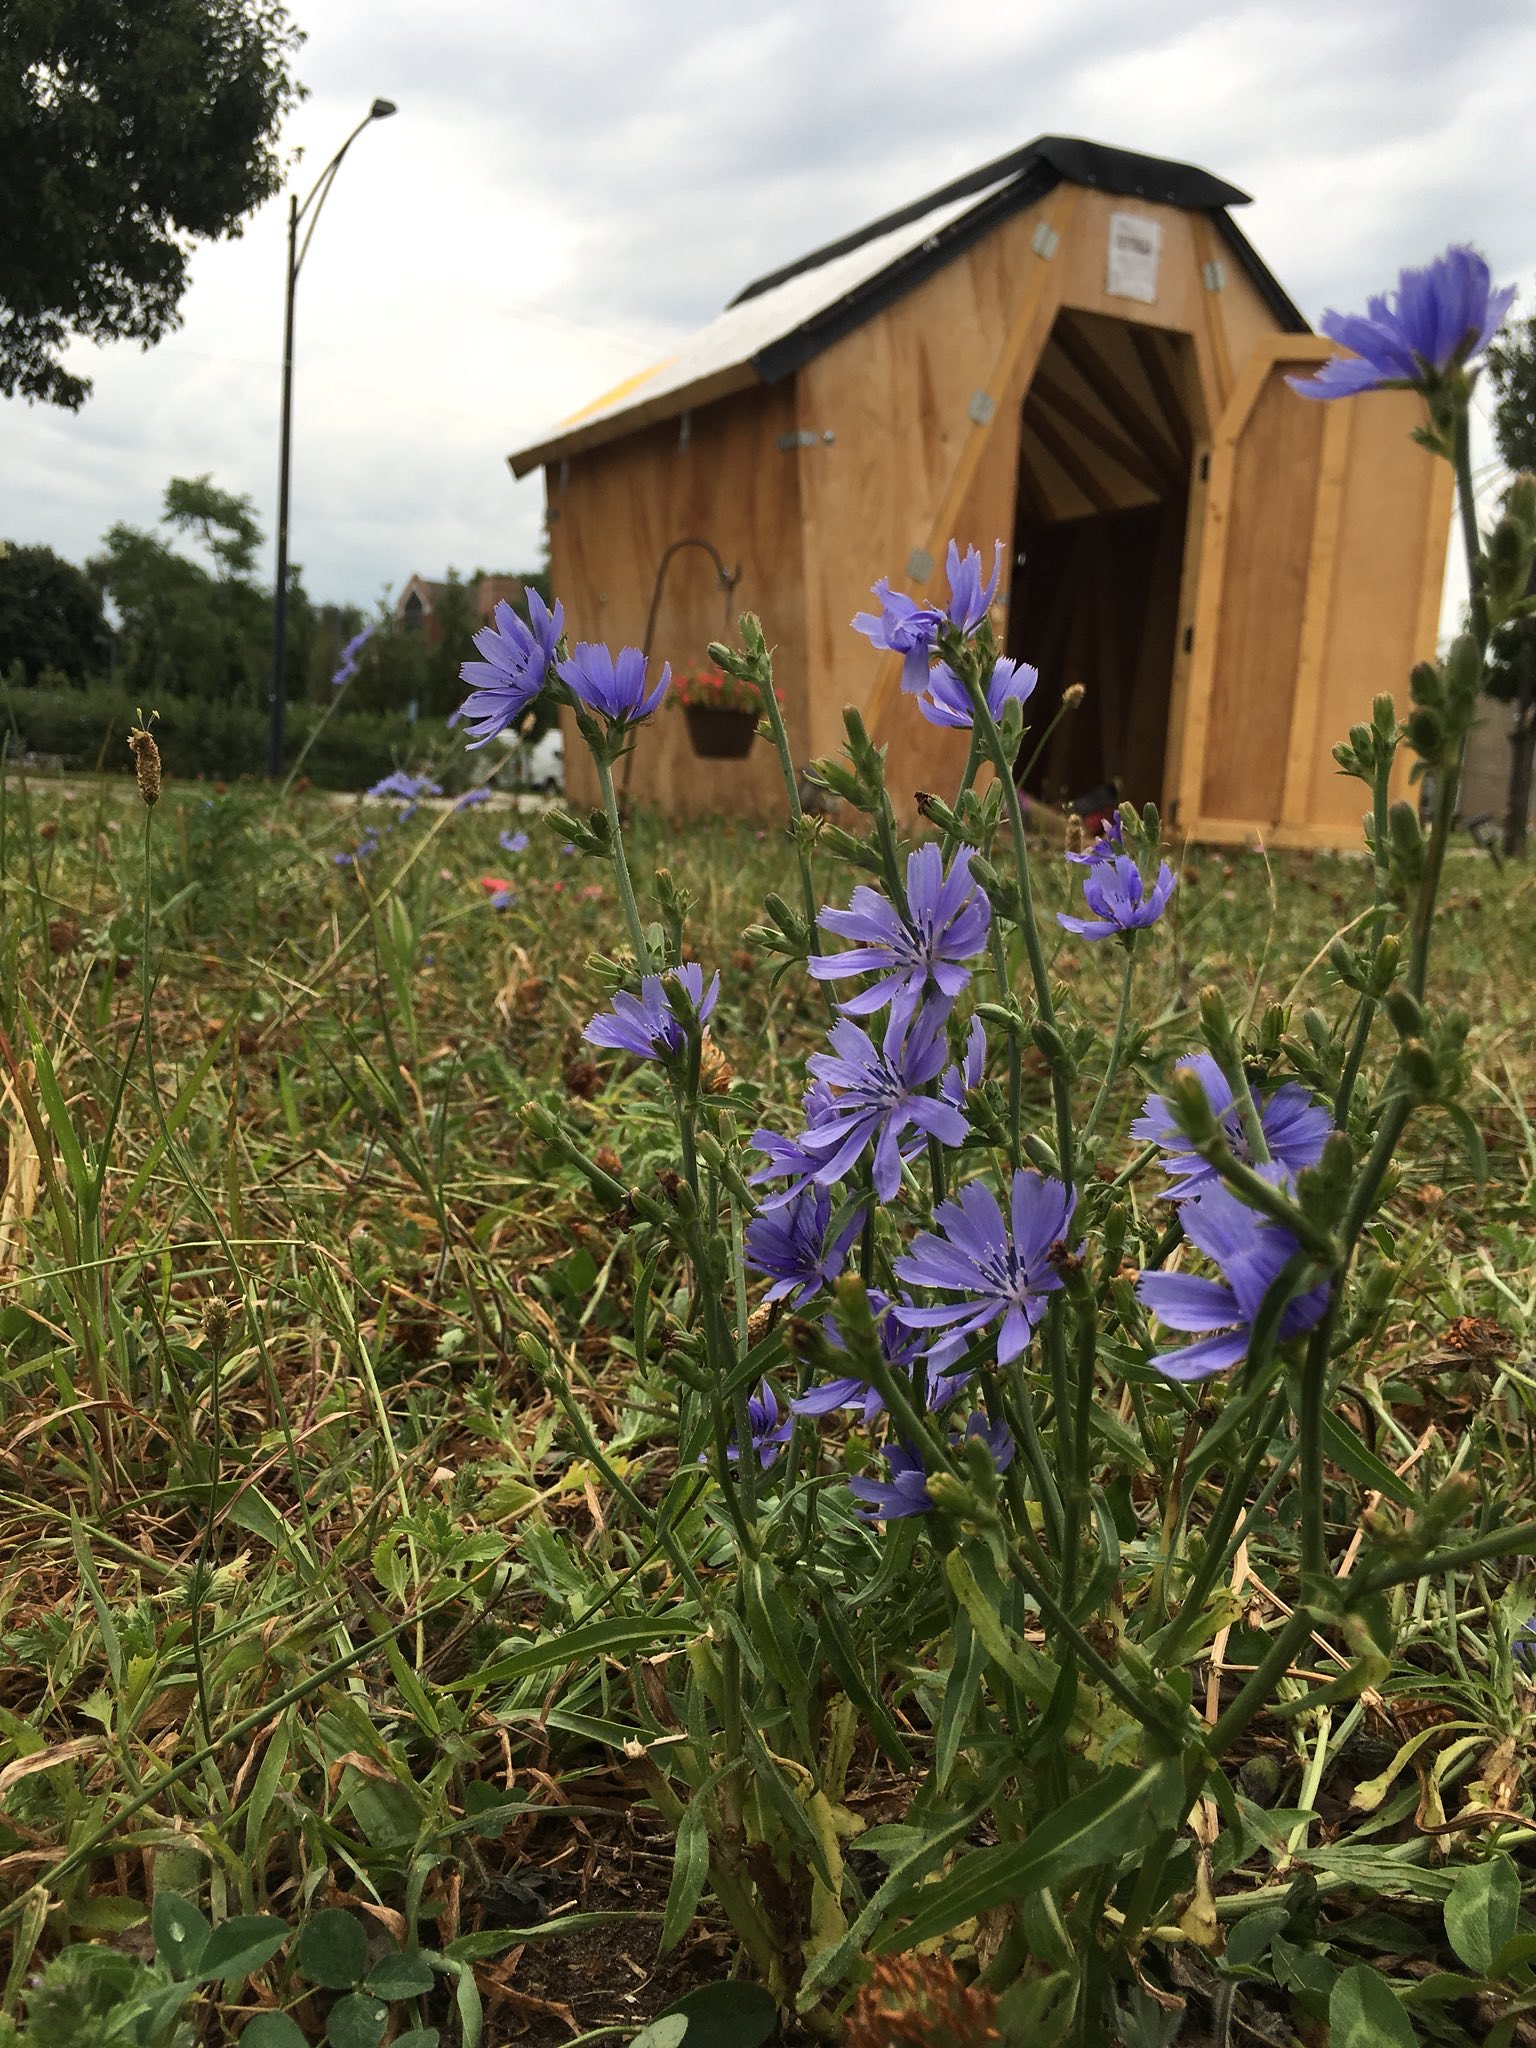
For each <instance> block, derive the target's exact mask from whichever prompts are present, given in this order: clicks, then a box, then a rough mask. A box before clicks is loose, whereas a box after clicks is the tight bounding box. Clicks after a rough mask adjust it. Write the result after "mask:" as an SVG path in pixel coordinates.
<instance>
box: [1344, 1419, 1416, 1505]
mask: <svg viewBox="0 0 1536 2048" xmlns="http://www.w3.org/2000/svg"><path fill="white" fill-rule="evenodd" d="M1323 1449H1324V1451H1325V1452H1326V1453H1327V1455H1328V1456H1329V1457H1330V1458H1331V1459H1332V1460H1333V1462H1334V1464H1336V1465H1342V1466H1343V1468H1344V1470H1345V1471H1346V1472H1348V1473H1350V1474H1352V1475H1353V1477H1354V1478H1356V1479H1358V1480H1359V1481H1360V1483H1361V1485H1362V1486H1368V1487H1370V1488H1371V1490H1372V1491H1373V1492H1375V1493H1380V1494H1384V1495H1385V1496H1386V1498H1387V1499H1388V1500H1392V1501H1396V1503H1397V1505H1398V1506H1399V1507H1400V1508H1421V1507H1422V1506H1423V1505H1424V1503H1423V1500H1422V1499H1421V1498H1420V1496H1419V1495H1418V1494H1416V1493H1415V1492H1414V1490H1413V1488H1412V1487H1411V1486H1410V1485H1409V1484H1408V1482H1407V1481H1406V1480H1405V1479H1400V1478H1399V1477H1398V1475H1397V1474H1396V1473H1395V1472H1394V1471H1393V1470H1392V1467H1391V1466H1390V1465H1384V1464H1383V1463H1382V1461H1381V1459H1380V1458H1378V1457H1377V1456H1376V1455H1375V1453H1374V1452H1372V1451H1368V1450H1367V1449H1366V1447H1365V1445H1364V1444H1363V1443H1361V1441H1360V1439H1359V1437H1358V1436H1356V1435H1355V1433H1354V1431H1353V1430H1351V1429H1346V1428H1345V1426H1344V1424H1343V1423H1342V1422H1341V1421H1340V1420H1339V1418H1338V1416H1337V1415H1335V1414H1333V1413H1332V1411H1331V1410H1330V1411H1329V1412H1328V1413H1326V1414H1325V1415H1324V1416H1323Z"/></svg>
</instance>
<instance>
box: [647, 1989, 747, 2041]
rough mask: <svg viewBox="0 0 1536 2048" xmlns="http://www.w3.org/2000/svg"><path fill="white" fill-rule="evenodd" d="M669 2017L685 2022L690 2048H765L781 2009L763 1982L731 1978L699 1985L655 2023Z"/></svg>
mask: <svg viewBox="0 0 1536 2048" xmlns="http://www.w3.org/2000/svg"><path fill="white" fill-rule="evenodd" d="M670 2019H682V2020H684V2021H686V2023H687V2027H688V2034H687V2043H688V2048H762V2044H763V2042H765V2041H766V2040H768V2039H769V2037H770V2036H771V2035H772V2034H773V2033H774V2032H775V2030H776V2029H777V2027H778V2024H779V2009H778V2007H777V2005H776V2004H775V2003H774V2000H773V1995H772V1993H771V1992H768V1991H765V1990H764V1989H763V1987H762V1985H761V1984H744V1983H741V1982H739V1981H738V1980H737V1979H736V1978H729V1979H727V1980H726V1981H725V1982H724V1983H722V1984H700V1985H699V1986H698V1987H697V1988H696V1989H695V1990H693V1991H689V1992H687V1993H685V1994H684V1996H683V1997H681V1998H679V1999H677V2000H676V2001H675V2003H673V2004H672V2005H669V2006H668V2007H667V2009H666V2011H665V2012H664V2013H662V2014H660V2015H659V2016H658V2018H657V2019H656V2020H655V2021H653V2022H652V2024H653V2025H655V2026H660V2025H661V2024H662V2023H663V2022H665V2021H666V2020H670ZM642 2038H643V2037H642ZM631 2048H634V2044H633V2043H632V2044H631Z"/></svg>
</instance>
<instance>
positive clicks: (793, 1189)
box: [747, 1081, 832, 1209]
mask: <svg viewBox="0 0 1536 2048" xmlns="http://www.w3.org/2000/svg"><path fill="white" fill-rule="evenodd" d="M831 1107H832V1090H831V1089H830V1088H829V1087H828V1086H827V1084H826V1082H825V1081H812V1083H811V1085H810V1087H809V1088H807V1089H806V1091H805V1095H804V1098H803V1099H802V1101H801V1105H800V1108H801V1115H802V1117H803V1119H804V1121H805V1123H806V1124H807V1125H810V1124H816V1123H820V1122H821V1121H822V1120H823V1118H824V1117H825V1116H826V1114H827V1112H828V1111H829V1110H830V1109H831ZM752 1145H753V1147H754V1149H755V1150H756V1151H758V1152H762V1153H765V1154H766V1155H767V1164H766V1165H765V1166H759V1167H758V1168H757V1169H756V1171H755V1172H752V1173H749V1174H748V1175H747V1185H748V1187H754V1188H757V1187H764V1186H766V1185H767V1183H768V1182H769V1181H775V1180H782V1181H783V1182H784V1183H785V1185H784V1186H783V1187H782V1188H780V1189H779V1191H778V1193H777V1194H773V1195H765V1196H763V1197H762V1198H761V1205H762V1207H763V1208H764V1209H781V1208H782V1207H783V1206H784V1204H785V1203H786V1202H792V1201H793V1200H794V1199H795V1197H796V1196H797V1195H798V1194H799V1193H800V1192H801V1190H802V1189H804V1188H807V1187H809V1186H810V1184H811V1182H812V1181H814V1180H815V1178H816V1174H817V1170H818V1168H819V1167H820V1165H821V1157H820V1155H819V1154H818V1153H815V1152H807V1151H806V1149H805V1147H804V1146H803V1145H802V1144H801V1143H800V1140H799V1139H798V1138H786V1137H784V1136H783V1135H782V1134H781V1133H780V1132H778V1131H770V1130H766V1129H763V1130H756V1131H754V1132H753V1133H752Z"/></svg>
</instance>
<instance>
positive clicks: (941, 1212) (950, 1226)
mask: <svg viewBox="0 0 1536 2048" xmlns="http://www.w3.org/2000/svg"><path fill="white" fill-rule="evenodd" d="M1008 1206H1009V1211H1010V1221H1011V1224H1012V1231H1011V1233H1010V1230H1009V1225H1008V1224H1007V1223H1005V1222H1004V1220H1003V1212H1002V1209H1001V1208H1000V1206H999V1204H998V1200H997V1197H996V1195H994V1194H993V1192H992V1190H991V1189H990V1188H989V1187H988V1186H987V1185H986V1183H985V1182H984V1181H979V1180H973V1181H970V1182H968V1183H967V1185H966V1186H965V1187H963V1188H962V1189H961V1190H960V1194H959V1197H958V1199H957V1200H955V1201H953V1202H940V1203H939V1204H938V1206H937V1207H936V1208H935V1210H934V1212H933V1220H934V1222H935V1223H936V1224H937V1225H938V1227H939V1232H942V1235H940V1234H938V1233H936V1232H934V1231H931V1230H922V1231H919V1232H918V1234H917V1236H916V1237H915V1238H914V1239H913V1240H912V1243H911V1246H910V1248H909V1249H908V1251H907V1252H906V1253H905V1254H904V1255H903V1256H902V1257H901V1258H899V1259H896V1260H895V1261H894V1262H893V1264H892V1271H893V1272H894V1273H895V1274H896V1277H897V1278H898V1279H899V1280H905V1281H906V1282H907V1284H908V1285H909V1286H911V1287H934V1288H940V1289H943V1290H944V1291H946V1292H948V1293H959V1294H960V1295H961V1296H962V1299H961V1300H959V1301H956V1302H944V1303H941V1304H939V1305H938V1306H937V1307H933V1308H903V1309H902V1310H901V1311H900V1314H901V1319H902V1321H903V1322H904V1323H908V1324H910V1325H911V1326H912V1328H914V1329H922V1330H943V1331H945V1332H946V1333H947V1335H948V1337H949V1338H962V1339H964V1338H970V1337H973V1336H975V1334H976V1333H977V1331H978V1330H984V1329H986V1328H987V1326H988V1325H989V1324H990V1323H994V1322H996V1321H997V1320H998V1318H999V1317H1001V1318H1002V1328H1001V1329H1000V1330H999V1331H998V1335H997V1360H998V1363H999V1365H1007V1364H1008V1362H1009V1361H1010V1359H1014V1358H1017V1357H1018V1355H1019V1353H1020V1352H1021V1351H1022V1350H1023V1349H1024V1348H1025V1346H1026V1345H1027V1344H1028V1342H1029V1340H1030V1337H1031V1335H1032V1334H1033V1332H1034V1328H1035V1325H1036V1324H1037V1323H1038V1322H1039V1320H1040V1317H1041V1315H1042V1314H1043V1313H1044V1310H1045V1297H1046V1295H1048V1294H1052V1293H1054V1292H1055V1290H1056V1289H1057V1288H1058V1287H1060V1285H1061V1275H1060V1273H1058V1272H1057V1270H1056V1268H1055V1267H1054V1266H1053V1265H1052V1263H1051V1252H1052V1249H1053V1248H1054V1247H1055V1246H1056V1245H1058V1244H1060V1243H1061V1242H1062V1241H1063V1240H1064V1239H1065V1237H1066V1234H1067V1228H1068V1225H1069V1224H1070V1223H1071V1221H1072V1212H1073V1210H1074V1209H1075V1207H1076V1206H1077V1197H1076V1195H1075V1194H1074V1192H1073V1191H1072V1189H1071V1188H1069V1187H1066V1186H1064V1185H1063V1183H1062V1182H1061V1181H1059V1180H1047V1179H1045V1178H1044V1177H1043V1176H1042V1175H1040V1174H1038V1173H1027V1172H1025V1171H1024V1169H1023V1168H1022V1167H1019V1168H1016V1169H1015V1171H1014V1176H1013V1187H1012V1191H1011V1195H1010V1199H1009V1205H1008Z"/></svg>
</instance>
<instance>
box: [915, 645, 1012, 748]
mask: <svg viewBox="0 0 1536 2048" xmlns="http://www.w3.org/2000/svg"><path fill="white" fill-rule="evenodd" d="M1039 680H1040V671H1039V670H1038V669H1037V668H1031V667H1030V665H1029V663H1028V662H1027V661H1012V660H1010V659H1009V657H1008V656H1007V655H1006V654H1001V655H999V656H998V658H997V661H996V663H995V664H994V666H993V670H992V673H991V675H990V676H989V677H988V678H987V688H986V698H987V709H988V710H989V711H990V712H991V714H992V722H993V724H994V725H996V724H997V723H999V722H1000V720H1001V719H1002V715H1003V710H1004V707H1005V706H1006V705H1009V704H1027V703H1028V702H1029V700H1030V698H1031V697H1032V696H1033V695H1034V693H1035V685H1036V684H1037V683H1038V682H1039ZM917 708H918V710H919V711H920V712H921V713H922V714H923V716H924V718H926V719H927V721H928V723H929V724H930V725H951V726H962V727H964V728H965V729H966V730H967V731H969V730H970V727H971V725H972V723H973V722H974V719H973V713H972V710H971V699H970V695H969V692H968V691H967V690H966V687H965V685H964V683H962V682H961V680H960V678H959V677H958V676H957V675H956V674H955V672H954V670H953V669H952V668H951V667H950V666H949V664H948V662H945V661H941V662H938V663H936V664H935V666H934V667H933V668H931V669H930V670H929V672H928V682H927V688H926V689H925V691H924V693H923V695H922V696H921V697H919V698H918V700H917Z"/></svg>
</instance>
